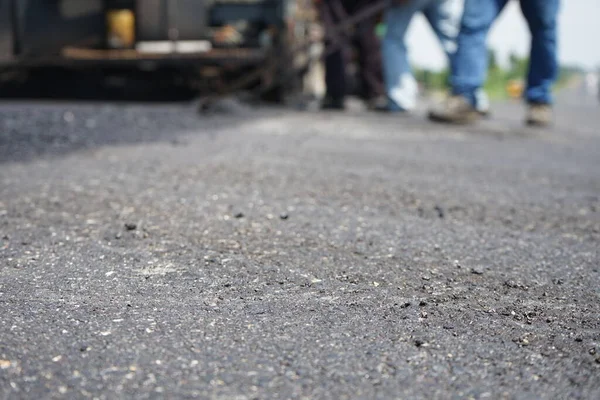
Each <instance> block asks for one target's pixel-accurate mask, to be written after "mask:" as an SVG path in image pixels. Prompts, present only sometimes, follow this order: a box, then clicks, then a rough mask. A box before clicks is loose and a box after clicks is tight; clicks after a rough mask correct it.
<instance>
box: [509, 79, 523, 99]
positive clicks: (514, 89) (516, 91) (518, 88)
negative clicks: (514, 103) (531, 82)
mask: <svg viewBox="0 0 600 400" xmlns="http://www.w3.org/2000/svg"><path fill="white" fill-rule="evenodd" d="M523 86H524V85H523V82H522V81H519V80H511V81H509V82H508V84H507V85H506V92H507V93H508V95H509V96H510V97H512V98H513V99H517V98H520V97H521V96H523V90H524V87H523Z"/></svg>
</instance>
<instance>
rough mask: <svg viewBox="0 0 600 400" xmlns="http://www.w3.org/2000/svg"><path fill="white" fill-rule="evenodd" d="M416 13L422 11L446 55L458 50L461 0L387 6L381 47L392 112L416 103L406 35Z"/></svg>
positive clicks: (423, 0) (415, 1)
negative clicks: (457, 38)
mask: <svg viewBox="0 0 600 400" xmlns="http://www.w3.org/2000/svg"><path fill="white" fill-rule="evenodd" d="M417 12H423V14H424V15H425V18H427V21H428V22H429V24H430V25H431V27H432V29H433V31H434V32H435V34H436V35H437V37H438V38H439V40H440V42H441V44H442V47H443V49H444V51H445V52H446V54H447V55H448V56H449V57H450V56H451V55H452V54H453V53H454V52H455V51H456V37H457V36H458V32H459V29H460V19H461V16H462V1H461V0H411V1H409V2H408V3H406V4H404V5H399V6H394V7H391V8H390V9H388V11H386V13H385V23H386V25H387V32H386V34H385V37H384V39H383V43H382V49H381V50H382V56H383V72H384V80H385V86H386V94H387V97H388V99H389V106H388V107H389V109H390V110H392V111H401V110H410V109H412V108H414V107H415V104H416V100H417V94H418V86H417V82H416V80H415V78H414V77H413V75H412V71H411V68H410V63H409V61H408V56H407V51H406V44H405V42H404V37H405V36H406V31H407V30H408V26H409V24H410V21H411V20H412V17H413V16H414V15H415V13H417Z"/></svg>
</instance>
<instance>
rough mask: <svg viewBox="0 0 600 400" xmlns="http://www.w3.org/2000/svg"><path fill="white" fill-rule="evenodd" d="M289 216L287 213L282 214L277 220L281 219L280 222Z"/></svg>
mask: <svg viewBox="0 0 600 400" xmlns="http://www.w3.org/2000/svg"><path fill="white" fill-rule="evenodd" d="M289 217H290V216H289V215H288V214H287V213H282V214H281V215H279V218H281V219H282V220H284V221H285V220H286V219H288V218H289Z"/></svg>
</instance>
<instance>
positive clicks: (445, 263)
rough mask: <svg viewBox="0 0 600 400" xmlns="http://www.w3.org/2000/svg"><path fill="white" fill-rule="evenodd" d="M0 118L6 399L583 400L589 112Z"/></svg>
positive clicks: (143, 111)
mask: <svg viewBox="0 0 600 400" xmlns="http://www.w3.org/2000/svg"><path fill="white" fill-rule="evenodd" d="M579 100H580V96H579V95H577V93H576V92H572V93H570V94H569V95H568V96H567V95H565V96H563V100H562V101H561V103H560V107H557V108H558V110H557V122H556V126H555V128H553V129H551V130H532V129H527V128H523V127H522V124H521V119H522V116H523V109H522V107H520V105H518V104H504V105H498V106H497V107H496V114H495V115H494V117H493V118H492V119H490V120H489V121H484V122H482V123H480V124H478V125H477V126H472V127H445V126H440V125H433V124H430V123H428V122H425V121H424V119H423V118H422V117H421V116H418V115H417V116H412V117H401V116H388V115H376V114H370V113H368V112H365V111H353V112H349V113H347V114H345V115H342V114H335V113H303V112H296V111H290V110H283V109H274V108H261V109H247V108H238V109H236V110H231V111H230V112H226V113H223V114H215V115H210V116H202V117H199V116H198V115H196V113H195V112H194V109H193V107H192V105H190V104H185V103H174V104H118V103H98V102H96V103H74V102H62V103H40V102H26V101H21V102H15V101H4V102H3V103H1V105H0V398H6V399H13V398H14V399H20V398H98V399H116V398H175V397H180V398H189V397H198V398H216V399H265V398H290V399H302V398H306V399H317V398H319V399H345V398H357V399H388V398H403V399H408V398H423V399H434V398H440V399H468V398H473V399H487V398H489V399H502V398H507V399H598V398H600V302H599V297H600V270H599V269H600V265H599V264H600V257H599V248H600V245H599V244H600V128H599V127H600V108H599V107H600V105H599V104H598V103H597V102H596V101H588V102H582V101H579Z"/></svg>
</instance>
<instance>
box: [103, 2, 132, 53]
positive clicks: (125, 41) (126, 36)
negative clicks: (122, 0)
mask: <svg viewBox="0 0 600 400" xmlns="http://www.w3.org/2000/svg"><path fill="white" fill-rule="evenodd" d="M106 26H107V35H108V37H107V39H108V46H109V47H110V48H113V49H119V48H132V47H133V46H134V44H135V16H134V15H133V11H131V10H110V11H108V12H107V13H106Z"/></svg>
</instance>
